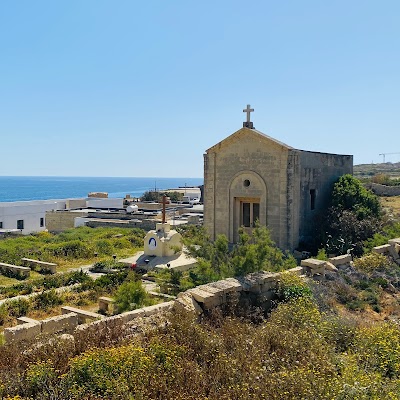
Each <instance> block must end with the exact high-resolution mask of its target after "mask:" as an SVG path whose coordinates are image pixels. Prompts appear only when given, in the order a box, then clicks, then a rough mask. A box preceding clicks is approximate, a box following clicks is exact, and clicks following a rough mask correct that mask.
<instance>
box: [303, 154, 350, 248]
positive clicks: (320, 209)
mask: <svg viewBox="0 0 400 400" xmlns="http://www.w3.org/2000/svg"><path fill="white" fill-rule="evenodd" d="M300 164H301V177H300V201H301V203H300V230H299V235H300V241H308V240H310V239H311V238H312V234H313V223H314V219H315V217H316V216H317V215H318V214H321V213H324V212H326V210H327V208H328V206H329V203H330V195H331V192H332V188H333V184H334V183H335V182H336V181H337V180H338V179H339V178H340V177H341V176H342V175H345V174H353V156H351V155H338V154H328V153H316V152H308V151H301V152H300ZM310 190H315V208H314V210H311V194H310Z"/></svg>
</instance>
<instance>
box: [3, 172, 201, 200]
mask: <svg viewBox="0 0 400 400" xmlns="http://www.w3.org/2000/svg"><path fill="white" fill-rule="evenodd" d="M201 184H203V179H202V178H90V177H88V178H85V177H54V176H52V177H46V176H35V177H34V176H0V202H4V201H21V200H47V199H67V198H76V197H86V196H87V194H88V193H89V192H108V195H109V197H114V198H115V197H124V196H125V195H126V194H130V195H131V196H133V197H139V196H141V195H142V194H143V193H144V192H145V191H146V190H152V189H154V188H155V187H156V188H157V189H170V188H177V187H179V186H183V187H184V186H185V185H186V186H198V185H201Z"/></svg>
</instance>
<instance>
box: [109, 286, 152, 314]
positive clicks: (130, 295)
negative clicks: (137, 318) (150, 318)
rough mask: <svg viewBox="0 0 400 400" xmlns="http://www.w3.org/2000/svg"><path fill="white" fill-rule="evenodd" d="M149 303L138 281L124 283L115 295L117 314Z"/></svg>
mask: <svg viewBox="0 0 400 400" xmlns="http://www.w3.org/2000/svg"><path fill="white" fill-rule="evenodd" d="M148 303H149V297H148V294H147V292H146V290H145V289H144V287H143V285H142V282H141V281H140V280H129V281H127V282H124V283H123V284H122V285H121V286H120V287H119V288H118V290H117V292H116V293H115V304H116V305H117V307H118V311H119V312H124V311H129V310H134V309H136V308H140V307H142V306H144V305H146V304H148Z"/></svg>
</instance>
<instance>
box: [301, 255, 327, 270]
mask: <svg viewBox="0 0 400 400" xmlns="http://www.w3.org/2000/svg"><path fill="white" fill-rule="evenodd" d="M300 265H301V266H302V267H309V268H312V269H314V268H321V267H324V266H325V261H323V260H317V259H316V258H307V259H306V260H301V263H300Z"/></svg>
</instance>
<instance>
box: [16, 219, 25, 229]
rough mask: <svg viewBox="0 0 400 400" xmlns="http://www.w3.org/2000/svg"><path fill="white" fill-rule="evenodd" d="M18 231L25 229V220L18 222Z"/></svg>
mask: <svg viewBox="0 0 400 400" xmlns="http://www.w3.org/2000/svg"><path fill="white" fill-rule="evenodd" d="M17 229H24V220H23V219H18V220H17Z"/></svg>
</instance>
